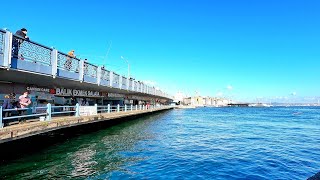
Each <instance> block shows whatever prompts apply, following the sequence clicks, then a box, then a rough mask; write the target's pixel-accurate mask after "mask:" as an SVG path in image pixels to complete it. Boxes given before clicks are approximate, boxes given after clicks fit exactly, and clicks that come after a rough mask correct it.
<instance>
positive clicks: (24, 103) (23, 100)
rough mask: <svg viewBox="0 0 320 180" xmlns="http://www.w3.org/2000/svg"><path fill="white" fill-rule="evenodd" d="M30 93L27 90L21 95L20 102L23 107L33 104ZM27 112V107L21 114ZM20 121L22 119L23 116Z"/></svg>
mask: <svg viewBox="0 0 320 180" xmlns="http://www.w3.org/2000/svg"><path fill="white" fill-rule="evenodd" d="M28 95H29V92H28V91H25V92H24V93H23V95H21V96H20V97H19V104H20V107H21V108H28V106H29V105H30V104H31V99H30V98H29V97H28ZM26 112H27V110H25V109H23V110H20V116H24V115H26ZM19 121H22V118H21V119H20V120H19Z"/></svg>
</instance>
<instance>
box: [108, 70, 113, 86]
mask: <svg viewBox="0 0 320 180" xmlns="http://www.w3.org/2000/svg"><path fill="white" fill-rule="evenodd" d="M109 78H110V79H109V83H110V84H109V85H110V87H112V85H113V72H112V71H110V74H109Z"/></svg>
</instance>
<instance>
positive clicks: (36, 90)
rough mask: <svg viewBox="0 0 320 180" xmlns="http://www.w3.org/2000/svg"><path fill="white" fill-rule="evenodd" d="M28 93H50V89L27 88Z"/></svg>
mask: <svg viewBox="0 0 320 180" xmlns="http://www.w3.org/2000/svg"><path fill="white" fill-rule="evenodd" d="M27 91H35V92H50V89H48V88H39V87H27Z"/></svg>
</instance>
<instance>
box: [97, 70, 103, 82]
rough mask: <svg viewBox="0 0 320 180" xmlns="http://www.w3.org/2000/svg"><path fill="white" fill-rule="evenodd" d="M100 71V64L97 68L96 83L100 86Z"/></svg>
mask: <svg viewBox="0 0 320 180" xmlns="http://www.w3.org/2000/svg"><path fill="white" fill-rule="evenodd" d="M101 72H102V69H101V66H98V69H97V84H98V86H100V84H101Z"/></svg>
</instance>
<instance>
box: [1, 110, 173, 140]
mask: <svg viewBox="0 0 320 180" xmlns="http://www.w3.org/2000/svg"><path fill="white" fill-rule="evenodd" d="M172 108H173V107H161V108H157V109H149V110H138V111H127V112H123V111H121V112H112V113H99V114H98V115H95V116H83V117H74V116H64V117H54V118H52V120H51V121H36V122H27V123H23V124H16V125H11V126H7V127H4V128H2V129H0V144H1V143H4V142H9V141H14V140H17V139H21V138H26V137H30V136H34V135H38V134H42V133H46V132H50V131H55V130H58V129H62V128H68V127H73V126H79V125H84V124H89V123H96V122H102V121H109V120H114V119H120V118H125V117H132V116H137V115H143V114H150V113H153V112H158V111H164V110H169V109H172Z"/></svg>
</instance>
